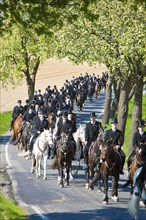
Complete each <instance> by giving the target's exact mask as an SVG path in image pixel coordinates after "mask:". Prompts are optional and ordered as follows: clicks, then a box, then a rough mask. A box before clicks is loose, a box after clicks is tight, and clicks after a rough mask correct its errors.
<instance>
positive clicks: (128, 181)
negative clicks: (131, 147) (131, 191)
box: [122, 172, 131, 188]
mask: <svg viewBox="0 0 146 220" xmlns="http://www.w3.org/2000/svg"><path fill="white" fill-rule="evenodd" d="M130 183H131V174H130V172H128V175H127V182H126V183H125V184H123V185H122V188H125V187H127V186H129V185H130Z"/></svg>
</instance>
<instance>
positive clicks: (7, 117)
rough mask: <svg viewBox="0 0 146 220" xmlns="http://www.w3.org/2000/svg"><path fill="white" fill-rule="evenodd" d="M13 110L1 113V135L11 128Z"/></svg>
mask: <svg viewBox="0 0 146 220" xmlns="http://www.w3.org/2000/svg"><path fill="white" fill-rule="evenodd" d="M11 115H12V113H11V112H4V113H0V135H2V134H4V133H5V132H6V131H8V130H9V128H10V122H11Z"/></svg>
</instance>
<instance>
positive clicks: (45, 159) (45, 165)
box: [43, 155, 48, 180]
mask: <svg viewBox="0 0 146 220" xmlns="http://www.w3.org/2000/svg"><path fill="white" fill-rule="evenodd" d="M47 157H48V155H45V156H44V177H43V179H44V180H46V179H47V174H46V173H47Z"/></svg>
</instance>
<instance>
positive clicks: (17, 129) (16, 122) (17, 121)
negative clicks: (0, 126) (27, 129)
mask: <svg viewBox="0 0 146 220" xmlns="http://www.w3.org/2000/svg"><path fill="white" fill-rule="evenodd" d="M22 121H23V116H22V115H18V116H17V118H16V119H15V120H14V123H13V126H12V132H13V134H12V139H11V140H12V142H13V144H15V143H17V142H18V139H19V134H20V131H21V128H22V123H23V122H22Z"/></svg>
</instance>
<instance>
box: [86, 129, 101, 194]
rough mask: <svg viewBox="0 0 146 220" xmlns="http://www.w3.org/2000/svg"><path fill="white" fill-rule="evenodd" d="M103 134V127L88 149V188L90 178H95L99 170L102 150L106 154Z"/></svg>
mask: <svg viewBox="0 0 146 220" xmlns="http://www.w3.org/2000/svg"><path fill="white" fill-rule="evenodd" d="M103 134H104V131H103V129H100V130H99V134H98V137H97V140H96V141H95V142H92V143H91V146H90V148H89V151H88V164H87V165H88V168H87V169H86V171H85V174H86V179H87V183H86V188H88V186H89V180H92V179H93V177H94V174H95V172H97V171H98V169H99V165H100V161H101V160H102V158H101V152H102V155H103V154H104V146H103V145H102V143H103ZM98 190H100V191H101V189H100V180H99V181H98Z"/></svg>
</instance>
